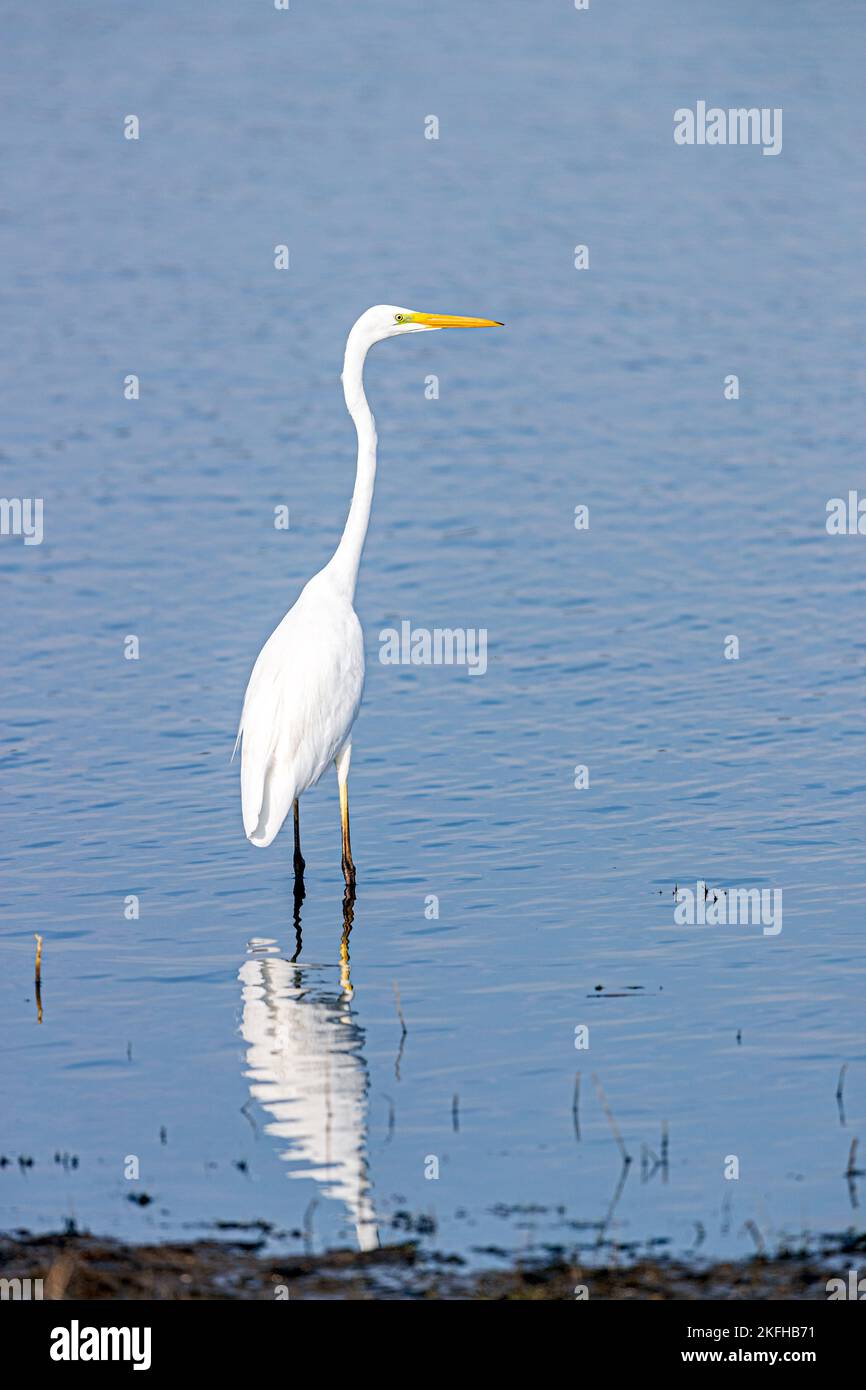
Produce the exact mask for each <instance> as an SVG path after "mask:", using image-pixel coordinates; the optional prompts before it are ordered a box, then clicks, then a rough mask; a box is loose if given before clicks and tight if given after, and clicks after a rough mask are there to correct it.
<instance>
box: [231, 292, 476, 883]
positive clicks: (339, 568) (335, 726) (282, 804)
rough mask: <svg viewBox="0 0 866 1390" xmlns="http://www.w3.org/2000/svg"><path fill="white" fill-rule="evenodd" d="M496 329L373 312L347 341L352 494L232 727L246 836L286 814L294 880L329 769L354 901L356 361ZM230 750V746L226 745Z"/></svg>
mask: <svg viewBox="0 0 866 1390" xmlns="http://www.w3.org/2000/svg"><path fill="white" fill-rule="evenodd" d="M494 327H496V328H501V327H502V325H501V324H500V323H498V322H497V320H495V319H475V318H463V317H461V316H458V315H453V314H420V313H415V312H413V311H412V310H411V309H401V308H399V307H398V306H397V305H394V304H377V305H375V306H374V308H372V309H368V310H367V312H366V313H365V314H362V315H361V317H360V318H359V319H358V321H357V323H356V324H355V325H354V327H353V328H352V331H351V332H350V334H349V337H348V340H347V342H346V355H345V358H344V361H343V375H342V381H343V394H344V395H345V398H346V406H347V409H348V411H349V414H350V415H351V417H352V419H353V420H354V422H355V428H356V430H357V432H358V465H357V472H356V475H355V490H354V492H353V493H352V504H351V507H350V509H349V516H348V518H347V521H346V525H345V529H344V531H343V535H342V538H341V540H340V544H339V545H338V546H337V549H336V551H335V552H334V554H333V556H332V558H331V559H330V560H329V561H328V563H327V565H325V568H324V569H322V570H320V571H319V573H318V574H316V575H314V576H313V578H312V579H311V580H310V581H309V583H308V584H306V585H305V586H304V588H303V589H302V590H301V594H300V597H299V598H298V600H297V602H296V603H295V605H294V607H292V608H290V609H289V611H288V613H287V614H286V616H285V617H284V618H283V620H282V622H281V623H280V625H279V627H277V628H276V629H275V630H274V631H273V632H272V633H271V635H270V637H269V638H268V640H267V642H266V643H265V645H264V646H263V647H262V649H261V651H260V652H259V655H258V658H257V660H256V664H255V666H254V667H253V670H252V675H251V676H250V679H249V684H248V685H247V690H246V695H245V696H244V705H243V712H242V714H241V722H240V727H239V729H238V742H240V741H241V738H243V749H242V754H241V805H242V810H243V820H244V831H245V832H246V835H247V838H248V839H249V840H250V841H251V842H252V843H253V844H254V845H259V846H265V845H269V844H270V843H271V841H272V840H273V838H274V836H275V835H276V834H277V831H278V830H279V829H280V827H281V825H282V824H283V821H284V820H285V819H286V816H287V815H288V812H289V807H292V809H293V812H294V829H295V856H294V867H295V874H296V876H298V877H300V876H301V875H302V874H303V870H304V860H303V857H302V855H301V839H300V819H299V813H298V798H299V797H300V796H301V794H302V793H303V792H305V791H306V790H307V788H308V787H312V786H314V785H315V783H316V782H318V780H319V778H320V777H321V775H322V773H323V772H324V771H325V769H326V768H327V767H329V766H330V765H331V763H334V764H335V766H336V770H337V781H338V784H339V790H340V821H341V825H342V839H343V856H342V864H343V876H344V878H345V880H346V890H347V892H349V893H354V890H355V866H354V864H353V863H352V847H351V842H350V839H349V795H348V788H347V779H348V776H349V762H350V760H351V756H352V741H351V733H352V725H353V724H354V722H355V716H356V715H357V713H358V707H359V705H360V703H361V693H362V690H363V686H364V638H363V634H362V632H361V624H360V622H359V621H358V615H357V613H356V612H355V609H354V606H353V601H354V597H355V585H356V583H357V579H358V568H359V566H360V563H361V553H362V551H363V548H364V541H365V540H366V537H367V527H368V525H369V522H370V507H371V504H372V501H373V483H374V481H375V477H376V423H375V421H374V419H373V415H372V413H371V411H370V407H369V405H368V404H367V397H366V396H365V395H364V360H365V358H366V356H367V353H368V352H369V350H370V348H371V347H372V346H373V344H374V343H379V342H381V341H382V340H383V339H384V338H396V337H398V336H399V335H400V334H402V333H428V332H431V331H434V330H437V329H440V328H494ZM235 747H236V748H237V743H236V744H235Z"/></svg>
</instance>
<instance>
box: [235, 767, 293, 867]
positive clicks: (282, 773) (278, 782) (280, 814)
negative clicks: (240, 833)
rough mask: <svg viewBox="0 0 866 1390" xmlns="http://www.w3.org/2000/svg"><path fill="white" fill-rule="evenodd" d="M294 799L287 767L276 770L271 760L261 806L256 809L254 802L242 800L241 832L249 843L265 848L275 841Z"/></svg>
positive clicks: (265, 778)
mask: <svg viewBox="0 0 866 1390" xmlns="http://www.w3.org/2000/svg"><path fill="white" fill-rule="evenodd" d="M294 799H295V780H294V778H293V777H292V776H291V773H290V772H289V771H288V770H287V769H286V768H282V767H276V766H275V764H274V762H273V759H272V760H271V761H270V763H269V764H268V767H267V769H266V771H265V776H264V782H263V786H262V795H261V804H260V805H259V806H258V807H256V805H255V801H254V800H252V799H250V801H249V802H248V801H247V798H246V797H243V814H244V830H245V832H246V836H247V839H248V840H249V841H250V843H251V844H253V845H258V846H259V848H261V849H266V848H267V846H268V845H269V844H270V843H271V841H272V840H274V839H275V838H276V835H277V833H278V831H279V829H280V827H281V825H282V823H283V821H284V820H285V819H286V816H287V815H288V814H289V808H290V807H291V804H292V802H293V801H294Z"/></svg>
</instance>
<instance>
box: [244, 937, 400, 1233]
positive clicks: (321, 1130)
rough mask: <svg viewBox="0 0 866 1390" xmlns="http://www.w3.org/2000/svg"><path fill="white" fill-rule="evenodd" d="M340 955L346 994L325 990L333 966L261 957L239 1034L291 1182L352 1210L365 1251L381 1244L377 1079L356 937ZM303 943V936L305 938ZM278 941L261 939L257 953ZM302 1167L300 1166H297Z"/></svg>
mask: <svg viewBox="0 0 866 1390" xmlns="http://www.w3.org/2000/svg"><path fill="white" fill-rule="evenodd" d="M350 927H351V919H349V920H348V921H347V922H346V923H345V924H344V930H343V941H342V945H341V949H340V988H339V990H337V991H334V990H333V988H331V989H330V990H329V989H328V987H327V975H330V974H331V971H332V969H333V967H317V966H299V965H297V964H296V963H295V959H296V958H297V954H298V952H297V951H296V953H295V959H293V960H291V961H288V960H283V959H281V958H280V957H279V956H276V955H261V954H256V955H254V956H252V957H251V958H250V959H249V960H247V961H245V962H244V964H243V965H242V966H241V969H240V972H239V979H240V981H241V984H242V986H243V1018H242V1022H241V1033H242V1035H243V1038H244V1040H245V1041H246V1042H247V1043H248V1044H249V1047H248V1049H247V1054H246V1060H247V1065H248V1070H247V1071H246V1073H245V1075H246V1076H247V1078H248V1079H249V1082H250V1095H251V1096H252V1097H253V1098H254V1099H255V1100H257V1101H258V1102H259V1104H260V1105H261V1106H262V1107H263V1108H264V1110H265V1111H266V1112H267V1113H268V1114H269V1115H271V1116H272V1117H273V1118H272V1120H271V1121H270V1123H268V1124H266V1125H265V1132H266V1133H267V1134H274V1135H276V1136H277V1137H278V1138H279V1139H284V1140H286V1141H287V1144H286V1147H285V1149H283V1150H282V1152H281V1153H280V1157H281V1158H283V1159H285V1161H286V1162H287V1163H291V1164H292V1165H293V1167H292V1169H291V1171H290V1172H289V1174H288V1176H289V1177H292V1178H313V1179H314V1181H315V1182H316V1183H318V1184H319V1186H320V1189H321V1192H322V1195H323V1196H325V1197H329V1198H332V1199H334V1200H336V1201H341V1202H344V1203H345V1205H346V1208H347V1210H348V1213H349V1216H350V1219H351V1221H352V1223H353V1225H354V1227H355V1232H356V1235H357V1239H358V1246H359V1248H360V1249H361V1250H375V1249H376V1248H377V1246H378V1244H379V1232H378V1227H377V1224H376V1213H375V1209H374V1206H373V1199H372V1193H371V1183H370V1178H369V1172H368V1164H367V1129H368V1123H369V1118H368V1110H369V1107H368V1090H369V1084H370V1082H369V1076H368V1073H367V1064H366V1061H365V1059H364V1055H363V1046H364V1033H363V1030H362V1029H361V1028H360V1027H359V1025H358V1022H357V1020H356V1017H355V1014H354V1011H353V1009H352V1005H351V1001H352V986H351V981H350V978H349V951H348V937H349V929H350ZM299 942H300V937H299ZM274 948H275V943H273V942H264V941H259V942H256V943H255V945H254V949H255V950H256V951H257V952H261V951H262V950H269V949H270V950H273V949H274ZM294 1165H299V1166H297V1167H295V1166H294Z"/></svg>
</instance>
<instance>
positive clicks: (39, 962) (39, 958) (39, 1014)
mask: <svg viewBox="0 0 866 1390" xmlns="http://www.w3.org/2000/svg"><path fill="white" fill-rule="evenodd" d="M33 935H34V937H35V938H36V975H35V981H34V982H35V985H36V1022H37V1023H41V1022H42V937H41V936H40V935H39V933H38V931H36V932H34V933H33Z"/></svg>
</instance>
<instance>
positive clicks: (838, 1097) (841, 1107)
mask: <svg viewBox="0 0 866 1390" xmlns="http://www.w3.org/2000/svg"><path fill="white" fill-rule="evenodd" d="M847 1070H848V1063H847V1062H843V1063H842V1070H841V1071H840V1072H839V1080H838V1081H837V1082H836V1104H837V1106H838V1107H839V1123H840V1125H841V1126H842V1128H843V1129H844V1128H845V1101H844V1098H843V1095H842V1091H843V1088H844V1086H845V1073H846V1072H847Z"/></svg>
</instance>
